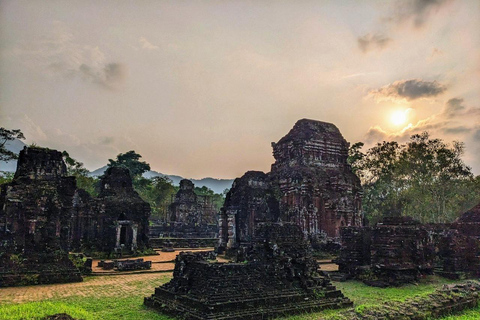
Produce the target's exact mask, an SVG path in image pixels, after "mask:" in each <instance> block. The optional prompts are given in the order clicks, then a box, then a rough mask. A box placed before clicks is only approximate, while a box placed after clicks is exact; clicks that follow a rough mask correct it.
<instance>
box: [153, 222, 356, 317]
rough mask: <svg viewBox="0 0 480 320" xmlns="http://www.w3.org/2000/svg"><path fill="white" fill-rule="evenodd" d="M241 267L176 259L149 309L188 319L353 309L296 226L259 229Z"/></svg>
mask: <svg viewBox="0 0 480 320" xmlns="http://www.w3.org/2000/svg"><path fill="white" fill-rule="evenodd" d="M255 234H256V238H255V241H254V242H253V245H252V247H250V248H249V249H248V251H247V252H246V253H245V259H246V260H245V261H244V262H241V263H212V262H209V261H208V260H207V257H206V256H205V254H203V255H201V254H195V253H191V252H183V253H181V254H180V255H178V256H177V258H176V261H175V270H174V273H173V279H172V280H171V281H170V282H169V283H167V284H165V285H163V286H160V287H158V288H156V289H155V293H154V294H153V295H152V296H151V297H147V298H145V304H146V305H147V306H149V307H152V308H155V309H158V310H159V311H161V312H163V313H166V314H170V315H174V316H179V317H182V318H185V319H212V320H213V319H266V318H273V317H275V316H281V315H286V314H294V313H301V312H313V311H318V310H322V309H327V308H330V309H332V308H342V307H346V306H351V305H352V302H351V301H350V300H349V299H348V298H345V297H344V296H343V294H342V292H341V291H339V290H337V289H336V288H335V286H333V285H331V283H330V280H329V279H328V278H327V277H324V276H322V275H320V274H318V272H317V270H318V264H317V262H316V261H315V260H314V259H313V258H312V256H311V252H310V248H309V246H308V245H307V243H306V241H305V240H304V235H303V233H302V232H301V229H300V228H299V227H298V226H296V225H294V224H284V225H282V224H260V225H258V227H257V230H256V232H255Z"/></svg>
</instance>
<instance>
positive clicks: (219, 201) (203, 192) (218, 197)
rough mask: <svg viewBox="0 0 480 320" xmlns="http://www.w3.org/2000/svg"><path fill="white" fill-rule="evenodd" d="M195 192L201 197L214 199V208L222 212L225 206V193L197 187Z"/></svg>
mask: <svg viewBox="0 0 480 320" xmlns="http://www.w3.org/2000/svg"><path fill="white" fill-rule="evenodd" d="M225 190H228V189H225ZM194 192H195V193H196V194H197V195H199V196H210V197H211V198H212V203H213V207H214V208H215V210H216V211H219V210H220V208H221V207H222V206H223V202H224V201H225V195H224V194H223V193H222V194H220V193H215V192H214V191H213V190H212V189H210V188H208V187H206V186H202V187H195V189H194ZM224 192H225V191H224Z"/></svg>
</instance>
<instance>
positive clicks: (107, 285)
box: [0, 249, 211, 304]
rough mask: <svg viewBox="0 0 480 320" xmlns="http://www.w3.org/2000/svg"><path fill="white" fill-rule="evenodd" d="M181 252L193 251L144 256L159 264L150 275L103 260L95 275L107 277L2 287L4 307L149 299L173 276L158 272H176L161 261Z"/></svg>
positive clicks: (95, 261) (1, 294) (172, 266)
mask: <svg viewBox="0 0 480 320" xmlns="http://www.w3.org/2000/svg"><path fill="white" fill-rule="evenodd" d="M200 250H211V249H200ZM180 251H189V250H188V249H187V250H177V251H175V252H160V255H158V256H146V257H142V258H144V260H145V261H147V260H150V261H152V262H155V263H152V269H150V272H145V271H143V272H140V273H138V272H136V273H135V272H125V273H122V272H119V271H113V270H102V269H100V268H98V267H96V266H97V263H98V261H99V260H94V261H93V266H94V268H93V271H94V273H96V274H99V272H105V273H106V274H105V275H104V276H103V275H101V274H100V275H98V276H88V277H84V280H83V282H75V283H62V284H48V285H37V286H26V287H8V288H0V304H2V303H7V302H8V303H23V302H31V301H41V300H46V299H55V298H64V297H70V296H84V297H112V296H129V295H132V294H139V293H143V294H144V295H145V296H147V295H150V294H152V293H153V290H154V288H155V287H157V286H159V285H161V284H162V283H165V282H167V281H168V280H169V279H170V278H171V277H172V273H171V272H165V273H158V272H159V271H165V270H173V268H174V264H173V263H158V262H162V261H171V260H174V259H175V257H176V255H177V254H178V253H179V252H180ZM196 251H198V250H196ZM106 271H107V272H106ZM107 274H108V276H107ZM111 274H115V275H111ZM116 274H118V275H116Z"/></svg>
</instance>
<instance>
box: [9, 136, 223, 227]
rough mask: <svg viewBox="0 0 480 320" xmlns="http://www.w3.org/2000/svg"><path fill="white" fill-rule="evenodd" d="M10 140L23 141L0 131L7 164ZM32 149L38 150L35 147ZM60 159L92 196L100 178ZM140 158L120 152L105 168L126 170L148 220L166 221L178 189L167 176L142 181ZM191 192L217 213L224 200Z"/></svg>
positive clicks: (205, 191)
mask: <svg viewBox="0 0 480 320" xmlns="http://www.w3.org/2000/svg"><path fill="white" fill-rule="evenodd" d="M14 139H25V137H24V135H23V133H22V132H21V131H20V130H8V129H5V128H0V160H1V161H9V160H14V159H17V158H18V155H17V154H15V153H13V152H11V151H9V150H7V149H6V148H5V144H6V143H7V142H8V141H12V140H14ZM31 146H32V147H37V148H38V147H39V146H37V145H35V144H33V145H31ZM62 155H63V160H64V162H65V164H66V167H67V174H68V175H70V176H75V177H76V180H77V187H78V188H81V189H84V190H85V191H87V192H88V193H89V194H90V195H92V196H94V197H96V196H98V192H99V182H100V179H99V178H97V177H92V176H90V175H89V173H90V172H89V171H88V170H87V169H86V168H85V167H84V165H83V163H82V162H80V161H77V160H76V159H74V158H72V157H70V155H69V153H68V152H67V151H63V152H62ZM141 158H142V156H141V155H140V154H138V153H136V152H135V151H133V150H132V151H128V152H126V153H120V154H119V155H117V157H116V159H114V160H112V159H109V160H108V162H109V163H108V167H113V166H122V167H125V168H127V169H128V170H129V171H130V174H131V176H132V180H133V187H134V188H135V190H136V191H137V192H138V193H139V195H140V197H142V199H143V200H145V201H146V202H148V203H149V204H150V207H151V208H152V214H151V219H158V220H166V219H167V216H168V206H169V205H170V203H171V202H172V201H173V199H174V197H175V194H176V193H177V191H178V189H179V187H178V186H174V185H173V182H172V180H170V179H169V178H168V177H160V176H159V177H153V178H148V179H147V178H145V177H143V176H142V175H143V173H145V172H147V171H149V170H150V165H149V164H148V163H146V162H145V161H141V160H140V159H141ZM13 176H14V174H13V173H10V172H1V171H0V184H3V183H7V182H10V181H11V180H12V179H13ZM194 191H195V193H196V194H197V195H200V196H210V197H211V198H212V202H213V206H214V208H215V210H217V211H218V210H220V208H221V207H222V206H223V201H224V200H225V194H226V192H225V191H224V193H223V194H217V193H215V192H214V191H213V190H211V189H209V188H207V187H205V186H203V187H201V188H199V187H195V189H194Z"/></svg>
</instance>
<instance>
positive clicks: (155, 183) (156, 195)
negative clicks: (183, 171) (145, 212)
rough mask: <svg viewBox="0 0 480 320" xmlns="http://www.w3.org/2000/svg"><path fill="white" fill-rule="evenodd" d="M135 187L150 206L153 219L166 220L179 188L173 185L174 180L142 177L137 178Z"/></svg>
mask: <svg viewBox="0 0 480 320" xmlns="http://www.w3.org/2000/svg"><path fill="white" fill-rule="evenodd" d="M134 187H135V190H136V191H137V192H138V193H139V194H140V196H141V197H142V199H143V200H145V201H147V202H148V203H149V204H150V207H151V208H152V215H151V216H152V218H154V219H155V218H156V219H160V220H165V219H166V218H167V215H168V205H169V204H170V203H171V200H172V197H173V196H174V195H175V194H176V193H177V191H178V187H175V186H174V185H173V184H172V180H170V179H169V178H167V177H153V178H150V179H146V178H143V177H142V176H136V177H135V178H134Z"/></svg>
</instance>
